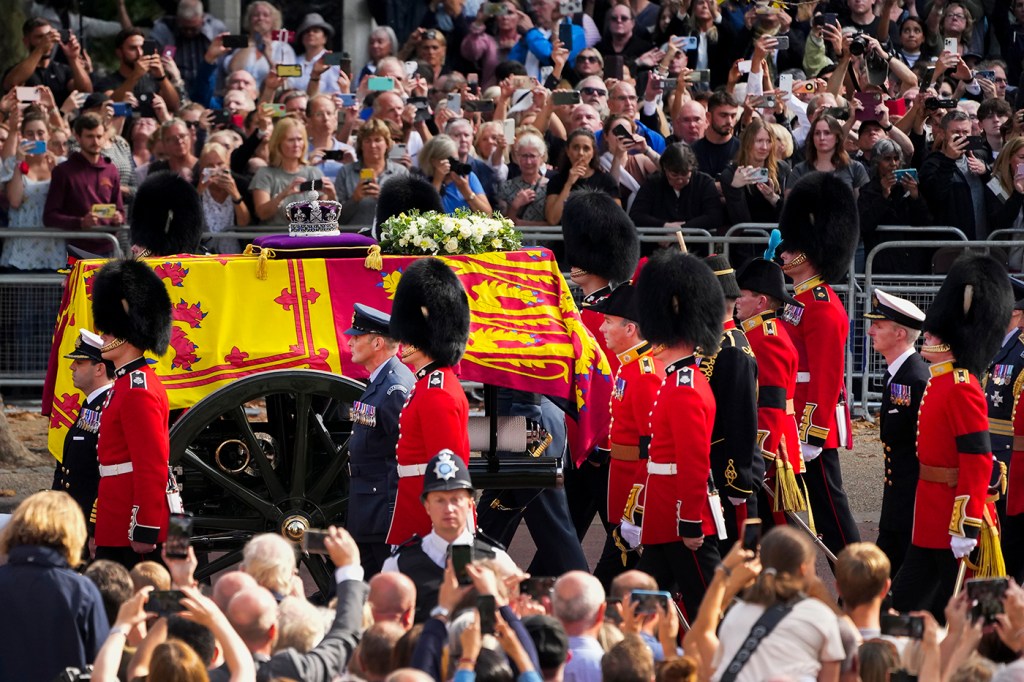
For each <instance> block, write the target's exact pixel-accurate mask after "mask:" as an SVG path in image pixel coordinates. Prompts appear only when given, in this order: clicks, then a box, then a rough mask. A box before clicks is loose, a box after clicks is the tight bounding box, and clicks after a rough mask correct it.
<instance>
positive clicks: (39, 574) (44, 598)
mask: <svg viewBox="0 0 1024 682" xmlns="http://www.w3.org/2000/svg"><path fill="white" fill-rule="evenodd" d="M0 604H3V609H4V617H3V618H0V680H52V679H54V678H56V677H57V675H58V674H59V673H61V672H63V670H64V668H66V667H68V666H73V667H76V668H85V666H86V664H88V663H92V662H93V659H95V658H96V654H97V652H99V649H100V647H101V646H103V641H104V640H105V639H106V638H107V634H108V632H109V629H110V627H109V625H108V623H107V614H106V612H105V611H104V608H103V599H102V597H100V591H99V590H98V589H97V588H96V585H94V584H93V582H92V581H91V580H89V579H88V578H85V577H83V576H80V575H78V574H77V573H75V572H74V571H73V570H71V568H70V567H69V566H68V564H67V562H66V561H64V558H63V557H62V556H61V554H60V552H58V551H57V550H56V549H53V548H51V547H39V546H34V545H33V546H26V545H19V546H17V547H14V548H12V549H11V552H10V555H9V556H8V563H7V564H6V565H4V566H0Z"/></svg>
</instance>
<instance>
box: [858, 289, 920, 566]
mask: <svg viewBox="0 0 1024 682" xmlns="http://www.w3.org/2000/svg"><path fill="white" fill-rule="evenodd" d="M864 317H866V318H867V319H869V320H871V326H870V327H869V328H868V336H870V337H871V344H872V346H873V347H874V349H875V351H876V352H878V353H880V354H881V355H882V356H883V357H885V362H886V364H887V365H888V370H887V371H886V374H885V387H884V388H883V389H882V408H881V411H880V412H879V416H878V421H879V435H880V436H881V439H882V443H883V445H884V446H885V484H884V488H883V489H882V513H881V515H880V516H879V518H878V540H877V544H878V548H879V549H881V550H882V551H883V552H885V555H886V556H887V557H889V563H890V564H891V565H892V569H891V572H890V573H891V575H896V573H897V572H898V571H899V569H900V566H901V565H902V564H903V557H904V555H905V554H906V553H907V547H909V546H910V541H911V532H912V531H913V529H914V496H915V495H916V494H917V479H918V462H917V411H918V408H920V407H921V397H922V396H923V395H924V390H925V388H926V387H927V386H928V378H929V377H930V376H931V374H930V373H929V371H928V363H927V362H926V361H925V359H924V358H922V357H921V356H920V355H919V354H918V353H917V352H916V351H915V350H914V344H915V343H916V342H917V339H918V337H919V336H920V335H921V326H922V325H923V324H924V317H925V315H924V311H922V310H921V309H920V308H918V307H917V306H916V305H914V304H913V303H911V302H910V301H906V300H904V299H902V298H899V297H898V296H893V295H892V294H888V293H886V292H884V291H882V290H881V289H875V293H874V306H873V307H872V309H871V312H870V313H867V314H866V315H865V316H864Z"/></svg>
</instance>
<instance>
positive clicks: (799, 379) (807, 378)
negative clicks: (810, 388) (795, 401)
mask: <svg viewBox="0 0 1024 682" xmlns="http://www.w3.org/2000/svg"><path fill="white" fill-rule="evenodd" d="M796 383H798V384H809V383H811V373H810V372H797V373H796Z"/></svg>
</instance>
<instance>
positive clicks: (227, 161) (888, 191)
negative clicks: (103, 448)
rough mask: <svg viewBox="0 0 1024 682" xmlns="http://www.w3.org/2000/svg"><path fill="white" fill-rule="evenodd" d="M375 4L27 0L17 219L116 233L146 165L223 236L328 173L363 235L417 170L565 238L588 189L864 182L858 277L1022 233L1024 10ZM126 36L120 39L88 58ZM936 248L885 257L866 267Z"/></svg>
mask: <svg viewBox="0 0 1024 682" xmlns="http://www.w3.org/2000/svg"><path fill="white" fill-rule="evenodd" d="M372 4H373V7H372V8H371V12H372V13H373V14H374V17H375V18H376V19H377V20H378V21H379V22H382V25H381V26H379V27H378V28H375V29H373V30H372V31H371V32H370V33H369V40H368V41H367V44H366V45H365V46H343V47H344V48H346V49H345V51H343V50H342V49H337V50H332V49H331V48H332V47H339V41H338V40H337V38H338V37H337V35H336V33H337V27H335V26H332V25H331V23H329V22H328V21H326V20H324V18H323V16H321V15H320V14H318V13H309V14H306V15H305V16H304V17H303V18H302V20H301V21H298V22H296V24H295V25H288V26H285V25H284V19H283V18H282V11H281V9H279V8H278V7H277V6H275V5H274V4H272V3H270V2H266V1H264V0H256V1H254V2H251V3H249V4H248V5H247V6H246V7H245V12H244V16H243V17H242V20H241V22H240V23H241V25H240V27H239V33H238V34H231V33H229V32H228V28H227V27H226V26H225V24H224V22H222V21H221V20H220V19H218V18H217V17H215V16H212V15H211V14H210V13H208V12H207V11H205V9H204V7H203V5H202V2H201V0H180V1H179V2H178V3H177V8H176V11H175V12H174V13H173V14H170V15H168V16H165V17H162V18H160V19H159V20H157V21H156V22H155V23H154V25H153V26H152V27H151V28H139V27H137V26H133V25H132V22H131V19H130V18H129V17H127V13H126V12H125V11H123V3H121V4H120V5H119V8H120V9H119V22H109V21H99V20H90V21H84V22H82V23H79V24H74V25H72V26H64V25H63V24H61V23H60V18H59V17H58V16H57V15H56V14H55V13H53V12H52V11H48V10H46V8H44V7H42V6H37V5H31V6H30V11H32V12H33V16H31V17H30V18H29V19H28V21H26V22H25V25H24V27H23V42H24V49H25V56H24V57H23V58H22V59H21V60H20V61H18V62H17V63H15V64H10V65H7V66H6V68H5V71H4V74H3V81H2V88H3V93H4V94H3V98H2V100H0V117H2V123H0V138H2V140H0V141H2V152H0V154H2V157H3V158H2V166H0V184H2V186H3V189H4V191H3V192H2V193H0V195H2V201H0V204H2V208H3V212H2V220H3V221H4V224H6V225H7V226H9V227H11V228H15V229H17V228H35V227H40V226H46V227H53V228H60V229H63V230H82V229H96V228H99V229H104V228H108V229H109V227H110V226H116V225H119V224H120V223H122V222H124V221H126V220H127V219H128V218H129V216H130V213H131V205H132V200H133V198H134V193H135V190H136V189H137V187H138V185H139V183H140V182H141V181H142V180H143V179H144V178H145V177H146V176H147V174H148V173H150V172H153V171H159V170H170V171H172V172H175V173H178V174H179V175H181V176H182V177H184V178H186V179H188V180H189V181H190V182H192V183H193V184H194V185H195V186H196V187H197V189H198V190H199V191H200V193H201V195H202V197H203V206H204V214H205V217H206V221H207V226H206V227H207V231H208V232H212V233H216V232H225V231H230V230H232V229H233V228H252V227H253V226H257V225H264V226H276V225H281V224H282V223H285V222H287V218H286V215H285V213H284V209H285V207H286V206H287V204H288V203H289V202H290V201H293V200H294V199H296V198H297V197H298V194H299V192H298V188H299V185H300V184H301V183H302V182H304V181H307V180H314V179H321V178H322V179H323V180H324V183H323V190H322V194H323V195H324V196H325V197H327V198H331V199H334V198H337V199H338V200H339V201H341V202H342V204H343V206H344V213H343V216H342V221H341V222H342V223H343V224H344V225H345V226H346V228H345V229H349V230H357V229H361V228H365V227H367V226H370V225H371V224H372V223H373V220H374V208H375V203H376V196H377V194H378V192H379V191H380V187H381V185H382V184H383V183H385V182H387V181H388V180H389V179H390V178H392V177H395V176H398V175H403V174H407V173H417V174H422V175H423V176H424V177H426V178H428V179H429V180H430V181H431V182H432V184H433V185H434V187H435V188H436V189H437V191H438V192H439V194H440V195H441V196H442V198H443V206H444V208H445V210H446V211H453V210H455V209H459V208H468V209H471V210H475V211H491V210H501V211H503V212H504V213H505V214H507V215H509V216H510V217H511V218H512V219H513V220H514V221H515V222H516V223H517V224H519V225H521V226H529V225H539V224H553V225H557V224H558V223H559V222H560V219H561V206H562V204H563V203H564V201H565V199H566V198H567V197H568V195H569V194H570V193H571V192H574V191H578V190H579V189H580V188H584V187H587V188H597V189H600V190H602V191H606V192H608V193H609V194H611V195H613V196H614V197H615V199H616V200H617V201H618V202H620V204H621V205H622V206H623V207H624V208H626V209H627V210H628V211H629V213H630V215H631V216H632V217H633V219H634V221H635V222H636V223H637V224H638V225H640V226H643V227H659V226H664V227H666V228H669V229H671V228H676V227H679V226H686V227H692V228H701V229H706V230H708V231H710V232H712V233H713V234H723V233H724V232H725V230H727V229H728V228H729V227H731V226H733V225H736V224H739V223H746V222H757V223H772V222H775V221H776V220H777V219H778V216H779V213H780V211H781V206H782V203H783V202H784V200H785V197H786V195H787V191H788V188H790V187H792V185H793V183H794V182H795V181H796V180H797V179H799V178H800V177H802V176H803V175H805V174H806V173H808V172H811V171H825V172H829V173H833V174H835V175H837V176H838V177H840V178H842V179H843V181H844V182H846V183H848V184H849V185H850V186H851V187H852V188H853V189H854V191H855V193H856V195H857V197H858V202H859V209H860V213H861V232H862V243H863V244H862V249H861V250H859V252H858V263H859V266H860V267H863V264H864V259H865V256H866V253H867V252H869V251H870V250H871V249H872V248H874V247H875V246H877V245H879V244H881V243H883V242H885V241H892V240H894V239H899V240H906V239H917V238H936V237H941V236H943V235H942V234H941V233H936V232H934V231H928V230H923V229H920V228H922V227H925V226H951V227H955V228H958V229H959V230H961V231H962V232H963V233H964V235H965V236H966V237H967V238H968V239H976V240H982V239H986V238H987V237H988V236H989V235H990V234H992V233H993V232H995V231H996V230H1001V229H1010V230H1015V231H1019V230H1021V229H1022V227H1024V211H1022V202H1024V199H1022V197H1024V192H1022V190H1024V165H1022V162H1024V154H1021V152H1020V149H1021V147H1022V144H1024V143H1022V142H1021V137H1022V134H1024V118H1022V116H1021V115H1020V113H1019V112H1018V111H1017V104H1018V103H1017V99H1018V96H1017V93H1018V88H1017V87H1016V85H1017V84H1018V82H1019V80H1020V78H1021V64H1020V61H1021V57H1022V56H1024V46H1022V43H1021V39H1020V36H1021V35H1024V32H1022V31H1020V30H1019V28H1020V26H1021V24H1022V23H1024V5H1021V3H1016V2H1014V3H1011V2H1010V1H1009V0H997V1H995V2H990V3H984V4H983V3H978V2H973V1H971V0H939V1H938V2H904V0H879V1H878V2H875V3H871V2H868V0H821V1H820V2H813V1H812V2H801V3H792V4H786V5H783V4H781V3H774V4H768V5H766V4H763V3H762V4H756V3H748V2H745V1H744V0H725V2H721V3H719V2H710V1H705V0H663V1H662V2H661V3H660V4H658V3H652V2H648V1H647V0H631V1H626V0H586V1H585V2H583V3H582V7H577V6H576V3H573V2H560V1H559V0H532V1H529V2H525V3H524V2H522V1H521V0H502V1H501V2H481V1H480V0H445V1H443V2H435V3H427V2H426V1H425V0H413V1H412V2H408V3H397V4H396V3H394V2H380V3H372ZM1018 5H1020V6H1018ZM286 10H287V8H286ZM580 10H582V11H580ZM291 14H293V13H291ZM385 24H386V25H385ZM80 27H84V28H85V30H84V33H85V35H78V31H79V28H80ZM111 27H113V29H120V30H119V31H118V32H117V33H116V35H113V36H112V42H113V54H92V53H91V51H90V46H91V44H92V43H93V42H94V41H95V37H96V36H100V35H107V36H108V37H109V36H110V35H111V31H112V28H111ZM1004 147H1006V148H1007V153H1006V154H1003V153H1002V152H1003V150H1004ZM1018 157H1020V158H1018ZM1000 159H1002V160H1000ZM115 175H116V177H117V181H116V183H115V182H114V179H115ZM54 183H57V184H56V186H54V185H53V184H54ZM51 189H52V190H53V191H52V192H51V191H50V190H51ZM54 195H58V196H60V197H61V201H59V202H58V201H55V200H54V199H52V198H50V199H49V200H48V197H52V196H54ZM229 202H230V203H229ZM97 207H100V208H97ZM884 225H902V226H904V229H903V230H902V231H897V232H893V231H891V230H884V231H880V230H879V229H878V228H879V226H884ZM915 228H917V229H915ZM947 236H948V233H947ZM1010 236H1015V235H1013V233H1012V232H1011V233H1010ZM82 241H83V244H84V243H85V242H84V240H82ZM89 245H90V246H92V247H94V250H95V248H102V247H100V246H97V242H95V241H92V242H90V243H89ZM63 246H64V242H62V241H61V240H58V239H50V238H39V239H18V240H5V243H4V245H3V253H2V256H0V267H3V268H10V269H17V270H41V271H47V270H52V269H53V268H54V267H58V266H59V265H61V262H60V261H61V259H62V255H61V254H62V249H63ZM205 246H206V248H208V249H210V250H213V251H222V252H234V251H237V250H238V249H239V248H240V247H241V246H243V244H242V243H241V242H240V241H239V240H237V239H232V238H230V237H228V238H214V239H212V240H210V241H208V243H207V244H206V245H205ZM1022 254H1024V248H1022V249H1010V250H1007V251H1006V254H1005V255H1006V259H1007V261H1008V262H1009V264H1010V265H1016V266H1017V267H1021V266H1024V262H1022V258H1024V255H1022ZM932 260H933V259H932V254H931V252H929V251H928V250H926V249H910V248H904V249H889V250H888V251H883V252H882V253H881V254H880V255H879V257H878V258H877V259H876V261H875V269H876V271H877V270H883V271H891V272H903V273H909V274H922V273H928V272H931V271H932V269H933V263H932Z"/></svg>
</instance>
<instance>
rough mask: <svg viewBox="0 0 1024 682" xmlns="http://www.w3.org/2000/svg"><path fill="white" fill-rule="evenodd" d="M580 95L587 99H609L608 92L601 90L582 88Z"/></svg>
mask: <svg viewBox="0 0 1024 682" xmlns="http://www.w3.org/2000/svg"><path fill="white" fill-rule="evenodd" d="M580 94H581V95H586V96H587V97H607V96H608V91H607V90H601V89H599V88H580Z"/></svg>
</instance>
